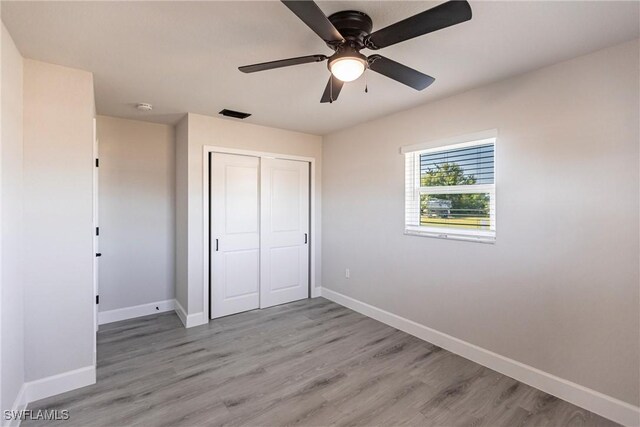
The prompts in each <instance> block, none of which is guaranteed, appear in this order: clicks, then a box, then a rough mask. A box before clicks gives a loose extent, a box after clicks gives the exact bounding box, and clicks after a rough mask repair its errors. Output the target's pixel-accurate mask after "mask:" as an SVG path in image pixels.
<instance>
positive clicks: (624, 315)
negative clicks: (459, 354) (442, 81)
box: [322, 41, 640, 406]
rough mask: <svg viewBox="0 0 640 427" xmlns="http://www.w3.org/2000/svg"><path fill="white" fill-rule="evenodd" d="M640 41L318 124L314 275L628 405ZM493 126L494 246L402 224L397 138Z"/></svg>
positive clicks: (632, 395) (633, 393)
mask: <svg viewBox="0 0 640 427" xmlns="http://www.w3.org/2000/svg"><path fill="white" fill-rule="evenodd" d="M638 48H639V45H638V42H637V41H634V42H630V43H626V44H623V45H619V46H615V47H612V48H610V49H606V50H603V51H599V52H596V53H593V54H590V55H586V56H583V57H579V58H576V59H573V60H570V61H567V62H563V63H560V64H557V65H554V66H551V67H547V68H544V69H541V70H538V71H534V72H531V73H528V74H525V75H522V76H519V77H515V78H512V79H509V80H505V81H502V82H499V83H496V84H492V85H488V86H485V87H482V88H479V89H476V90H472V91H469V92H466V93H463V94H460V95H456V96H453V97H450V98H447V99H443V100H440V101H436V102H433V103H430V104H427V105H424V106H421V107H418V108H415V109H412V110H408V111H405V112H401V113H398V114H395V115H392V116H389V117H385V118H381V119H378V120H374V121H371V122H369V123H364V124H361V125H359V126H356V127H353V128H350V129H346V130H343V131H340V132H337V133H334V134H331V135H328V136H326V137H325V138H324V145H323V168H324V170H323V206H324V208H323V224H322V225H323V241H324V243H323V253H324V255H323V287H324V288H330V289H331V290H334V291H337V292H340V293H342V294H344V295H347V296H350V297H352V298H355V299H357V300H360V301H363V302H366V303H368V304H371V305H373V306H376V307H379V308H382V309H384V310H387V311H390V312H392V313H395V314H398V315H400V316H403V317H406V318H409V319H411V320H413V321H415V322H418V323H420V324H423V325H426V326H428V327H430V328H433V329H436V330H437V331H440V332H444V333H446V334H449V335H452V336H454V337H456V338H459V339H462V340H465V341H467V342H470V343H472V344H476V345H478V346H480V347H483V348H485V349H488V350H491V351H493V352H496V353H498V354H501V355H504V356H507V357H509V358H512V359H515V360H517V361H520V362H522V363H525V364H528V365H530V366H533V367H535V368H538V369H541V370H542V371H545V372H547V373H551V374H553V375H556V376H559V377H561V378H564V379H567V380H570V381H573V382H575V383H578V384H581V385H584V386H586V387H589V388H591V389H594V390H596V391H599V392H602V393H604V394H606V395H609V396H612V397H614V398H618V399H621V400H623V401H625V402H629V403H631V404H633V405H636V406H637V405H638V404H639V401H640V378H639V372H640V366H639V364H640V353H639V348H640V343H639V339H640V330H639V324H638V319H639V316H640V313H639V305H640V300H639V298H640V297H639V277H638V267H639V261H638V253H639V250H640V248H639V242H638V236H639V227H638V223H639V197H638V196H639V167H638V156H639V131H638V127H639V119H638V116H639V113H640V111H639V105H638V104H639V77H640V76H639V72H638V59H639V58H638ZM441 78H446V76H442V77H441ZM436 84H437V81H436ZM493 128H497V129H498V132H499V134H498V141H497V152H496V153H497V154H496V162H497V163H496V165H497V166H496V167H497V242H496V244H495V245H486V244H479V243H472V242H459V241H446V240H440V239H434V238H425V237H414V236H405V235H403V219H404V215H403V203H404V201H403V199H404V163H403V162H404V159H403V156H401V155H400V154H399V153H398V149H399V148H400V146H403V145H408V144H414V143H419V142H427V141H430V140H436V139H440V138H445V137H451V136H456V135H464V134H469V133H473V132H477V131H482V130H485V129H493ZM345 268H350V270H351V278H350V279H345V277H344V272H345Z"/></svg>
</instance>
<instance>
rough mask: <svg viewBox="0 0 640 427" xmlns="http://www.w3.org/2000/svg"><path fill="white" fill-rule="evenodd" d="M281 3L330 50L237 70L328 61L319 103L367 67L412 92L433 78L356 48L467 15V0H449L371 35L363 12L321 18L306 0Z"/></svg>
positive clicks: (414, 34)
mask: <svg viewBox="0 0 640 427" xmlns="http://www.w3.org/2000/svg"><path fill="white" fill-rule="evenodd" d="M282 3H284V5H285V6H287V7H288V8H289V9H290V10H291V11H292V12H293V13H294V14H295V15H296V16H297V17H298V18H300V19H301V20H302V21H303V22H304V23H305V24H307V26H308V27H309V28H311V29H312V30H313V31H314V32H315V33H316V34H317V35H318V36H320V38H321V39H322V40H324V41H325V43H327V46H329V47H330V48H331V49H332V50H334V51H335V53H334V54H333V55H331V56H326V55H321V54H319V55H308V56H300V57H297V58H289V59H281V60H278V61H270V62H263V63H260V64H253V65H245V66H243V67H239V68H238V69H239V70H240V71H242V72H243V73H255V72H256V71H265V70H271V69H274V68H281V67H288V66H291V65H300V64H307V63H310V62H321V61H324V60H328V63H327V67H328V68H329V71H330V72H331V76H330V77H329V81H328V82H327V86H326V87H325V89H324V93H323V94H322V98H321V100H320V102H333V101H335V100H336V99H338V95H339V94H340V90H341V89H342V86H343V85H344V83H345V82H351V81H353V80H356V79H357V78H358V77H360V76H361V75H362V74H363V73H364V71H365V69H367V68H368V69H370V70H372V71H375V72H377V73H380V74H382V75H384V76H387V77H389V78H391V79H393V80H396V81H398V82H400V83H403V84H405V85H407V86H410V87H412V88H414V89H416V90H422V89H424V88H426V87H427V86H429V85H430V84H431V83H433V82H434V80H435V79H434V78H433V77H431V76H428V75H426V74H423V73H421V72H419V71H417V70H414V69H413V68H409V67H407V66H406V65H402V64H400V63H398V62H396V61H393V60H391V59H388V58H385V57H384V56H381V55H377V54H376V55H369V56H368V57H367V56H365V55H363V54H361V53H360V51H361V50H362V49H372V50H378V49H381V48H383V47H387V46H391V45H394V44H396V43H400V42H403V41H405V40H409V39H412V38H414V37H418V36H421V35H424V34H427V33H431V32H433V31H437V30H441V29H443V28H446V27H450V26H452V25H456V24H460V23H462V22H465V21H468V20H470V19H471V6H470V5H469V3H468V2H467V1H464V0H453V1H448V2H446V3H442V4H440V5H438V6H436V7H433V8H431V9H428V10H425V11H424V12H421V13H418V14H417V15H413V16H411V17H409V18H407V19H403V20H402V21H399V22H396V23H395V24H392V25H389V26H388V27H385V28H382V29H380V30H378V31H376V32H373V33H372V32H371V30H372V28H373V22H372V21H371V18H370V17H369V15H367V14H366V13H364V12H359V11H355V10H345V11H342V12H337V13H334V14H333V15H331V16H329V17H328V18H327V17H326V16H325V14H324V13H323V12H322V10H320V8H319V7H318V5H317V4H316V3H314V2H313V1H311V0H293V1H290V0H282Z"/></svg>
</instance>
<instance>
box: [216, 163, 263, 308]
mask: <svg viewBox="0 0 640 427" xmlns="http://www.w3.org/2000/svg"><path fill="white" fill-rule="evenodd" d="M210 165H211V166H210V167H211V211H210V212H211V252H210V253H211V318H212V319H213V318H216V317H221V316H227V315H229V314H234V313H238V312H241V311H246V310H252V309H255V308H258V307H259V306H260V222H259V221H260V213H259V212H260V196H259V170H260V160H259V159H258V158H257V157H250V156H239V155H232V154H220V153H212V154H211V163H210Z"/></svg>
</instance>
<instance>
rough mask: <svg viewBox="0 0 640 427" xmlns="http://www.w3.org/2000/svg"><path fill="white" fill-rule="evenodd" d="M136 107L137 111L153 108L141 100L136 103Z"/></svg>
mask: <svg viewBox="0 0 640 427" xmlns="http://www.w3.org/2000/svg"><path fill="white" fill-rule="evenodd" d="M136 109H137V110H138V111H151V110H153V105H151V104H147V103H146V102H141V103H139V104H138V105H136Z"/></svg>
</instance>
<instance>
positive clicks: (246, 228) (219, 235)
mask: <svg viewBox="0 0 640 427" xmlns="http://www.w3.org/2000/svg"><path fill="white" fill-rule="evenodd" d="M208 160H209V162H208V163H209V230H210V233H209V279H210V280H209V288H210V289H209V291H210V292H209V295H210V297H209V307H210V310H209V313H210V318H211V319H214V318H218V317H222V316H227V315H230V314H235V313H239V312H243V311H247V310H253V309H257V308H267V307H271V306H274V305H278V304H284V303H287V302H291V301H296V300H300V299H304V298H308V297H309V296H310V295H309V282H310V280H309V279H310V274H309V273H310V271H309V267H310V262H309V256H310V245H309V243H310V239H311V236H310V162H308V161H304V160H297V159H286V158H274V157H266V156H257V155H245V154H237V153H222V152H210V153H209V158H208Z"/></svg>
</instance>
